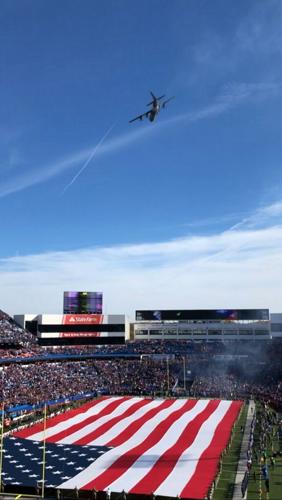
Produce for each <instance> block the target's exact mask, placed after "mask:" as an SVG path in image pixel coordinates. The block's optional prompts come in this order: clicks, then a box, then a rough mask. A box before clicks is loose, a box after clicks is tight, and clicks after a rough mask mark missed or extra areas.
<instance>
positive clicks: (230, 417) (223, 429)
mask: <svg viewBox="0 0 282 500" xmlns="http://www.w3.org/2000/svg"><path fill="white" fill-rule="evenodd" d="M241 406H242V402H241V401H233V403H232V404H231V406H230V408H229V409H228V411H227V412H226V414H225V416H224V417H223V419H222V420H221V421H220V423H219V424H218V426H217V428H216V431H215V433H214V436H213V438H212V441H211V443H210V445H209V446H208V448H206V450H205V451H204V452H203V453H202V455H201V456H200V458H199V462H198V465H197V467H196V470H195V472H194V474H193V476H192V477H191V479H190V481H189V482H188V484H187V485H186V486H185V488H184V489H183V490H182V492H181V494H180V497H181V498H187V499H188V498H194V499H202V498H204V497H205V496H206V494H207V492H208V489H209V487H210V485H211V483H212V481H213V479H214V478H215V476H216V473H217V467H218V462H219V458H220V454H221V452H222V451H223V450H224V449H225V448H226V446H227V444H228V440H229V436H230V433H231V429H232V426H233V424H234V422H235V420H236V418H237V416H238V413H239V411H240V408H241Z"/></svg>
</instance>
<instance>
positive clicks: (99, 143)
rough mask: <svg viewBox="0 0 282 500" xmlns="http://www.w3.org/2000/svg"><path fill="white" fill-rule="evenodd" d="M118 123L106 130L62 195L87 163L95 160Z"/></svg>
mask: <svg viewBox="0 0 282 500" xmlns="http://www.w3.org/2000/svg"><path fill="white" fill-rule="evenodd" d="M115 125H116V124H115V123H113V125H111V126H110V128H109V129H108V130H107V131H106V133H105V134H104V135H103V137H102V138H101V139H100V141H99V142H98V143H97V144H96V146H95V148H94V149H93V151H92V153H91V154H90V156H89V158H88V159H87V160H86V161H85V162H84V164H83V165H82V167H81V169H80V170H79V171H78V172H77V174H75V176H74V177H73V178H72V180H71V181H70V182H69V183H68V184H67V185H66V186H65V187H64V189H63V191H62V196H63V195H64V194H65V192H66V191H67V190H68V189H69V187H70V186H71V185H72V184H73V183H74V182H75V181H76V179H77V178H78V177H79V176H80V174H82V172H83V171H84V170H85V169H86V167H87V165H89V163H90V162H91V160H93V158H94V157H95V154H96V153H97V151H98V149H99V147H100V146H101V145H102V144H103V142H104V141H105V140H106V138H107V137H108V135H109V133H110V132H111V131H112V130H113V128H114V126H115Z"/></svg>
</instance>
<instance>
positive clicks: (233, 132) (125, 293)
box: [0, 0, 282, 315]
mask: <svg viewBox="0 0 282 500" xmlns="http://www.w3.org/2000/svg"><path fill="white" fill-rule="evenodd" d="M0 20H1V34H0V37H1V44H0V64H1V71H0V110H1V112H0V214H1V245H0V270H1V274H0V280H1V281H2V286H1V291H0V308H2V309H6V310H8V312H10V313H16V312H22V311H31V312H41V311H46V312H60V310H61V307H62V291H63V290H68V289H88V290H104V293H105V304H106V307H107V308H108V310H109V311H108V312H111V311H113V312H123V311H125V312H127V313H128V314H129V315H133V311H134V309H138V308H143V307H144V308H145V307H147V308H150V307H152V308H154V307H162V308H165V307H168V308H169V307H171V308H174V307H183V308H193V307H195V308H201V307H203V308H205V307H221V308H222V307H270V308H271V309H272V310H273V311H281V307H282V306H281V305H280V302H279V298H278V297H279V293H278V290H279V283H281V278H282V276H281V275H282V272H281V270H280V269H282V266H281V260H282V250H281V248H282V247H281V238H282V225H281V222H282V195H281V187H282V173H281V159H282V153H281V132H282V125H281V124H282V121H281V109H282V108H281V105H282V66H281V53H282V35H281V24H282V4H281V2H280V0H268V1H267V2H265V1H263V0H261V1H260V0H254V1H252V0H247V1H246V0H236V2H234V1H233V0H213V1H212V2H211V1H210V0H175V1H174V2H171V1H169V0H148V1H147V0H143V1H142V2H137V1H132V0H121V1H119V2H116V1H114V0H107V1H106V2H97V1H93V0H91V1H88V0H84V1H83V2H76V1H72V0H71V1H69V0H68V1H64V0H61V1H60V2H56V1H53V0H49V1H48V2H43V1H40V2H38V1H35V0H21V2H18V1H14V0H7V1H5V0H3V1H2V4H1V13H0ZM150 90H153V91H154V92H155V93H156V94H158V95H160V94H163V93H165V94H166V95H167V96H168V97H169V96H171V95H174V96H175V99H174V100H173V101H172V102H171V103H170V104H169V105H168V107H167V109H165V110H164V111H163V112H162V113H161V114H160V115H159V117H158V119H157V121H156V122H154V123H153V124H151V123H149V122H148V121H144V122H142V123H141V122H134V123H132V124H129V123H128V120H129V119H131V118H132V117H134V116H135V115H138V114H140V113H142V112H144V111H145V110H146V103H147V102H148V101H149V100H150V95H149V91H150ZM110 128H111V129H110ZM109 129H110V132H109V133H108V135H107V137H106V139H105V141H104V142H103V144H101V145H100V146H98V147H97V144H98V143H99V141H100V140H101V138H102V137H103V136H104V134H106V133H107V132H108V131H109ZM95 148H96V149H95ZM93 154H94V156H93V158H92V161H89V163H88V164H86V162H87V161H88V160H89V158H90V157H91V155H93ZM84 166H85V168H84ZM80 171H81V173H80V175H78V174H79V172H80ZM269 238H270V239H269ZM195 248H196V249H197V251H196V253H195ZM215 261H216V262H215ZM280 291H281V287H280Z"/></svg>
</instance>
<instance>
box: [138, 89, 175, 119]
mask: <svg viewBox="0 0 282 500" xmlns="http://www.w3.org/2000/svg"><path fill="white" fill-rule="evenodd" d="M150 94H151V96H152V98H153V100H152V101H151V102H149V103H148V104H147V106H152V107H151V109H149V110H148V111H146V112H145V113H143V114H142V115H139V116H136V118H133V119H132V120H129V123H132V122H135V121H136V120H140V121H142V120H143V118H148V119H149V120H150V122H153V121H154V119H155V118H156V116H157V115H158V113H159V112H160V111H161V109H164V108H165V106H166V105H167V103H168V102H169V101H171V99H173V98H174V96H173V97H170V98H169V99H167V100H166V101H163V102H161V100H162V99H163V98H164V97H165V95H161V96H160V97H156V96H155V95H154V94H153V92H150Z"/></svg>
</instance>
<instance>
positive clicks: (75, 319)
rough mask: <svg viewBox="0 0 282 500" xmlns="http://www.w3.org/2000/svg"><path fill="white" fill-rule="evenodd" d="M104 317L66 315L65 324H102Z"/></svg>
mask: <svg viewBox="0 0 282 500" xmlns="http://www.w3.org/2000/svg"><path fill="white" fill-rule="evenodd" d="M102 318H103V317H102V315H101V314H97V315H77V314H76V315H68V314H67V315H65V316H64V324H67V325H68V324H79V325H82V324H90V325H91V324H97V323H98V324H99V323H102Z"/></svg>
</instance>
